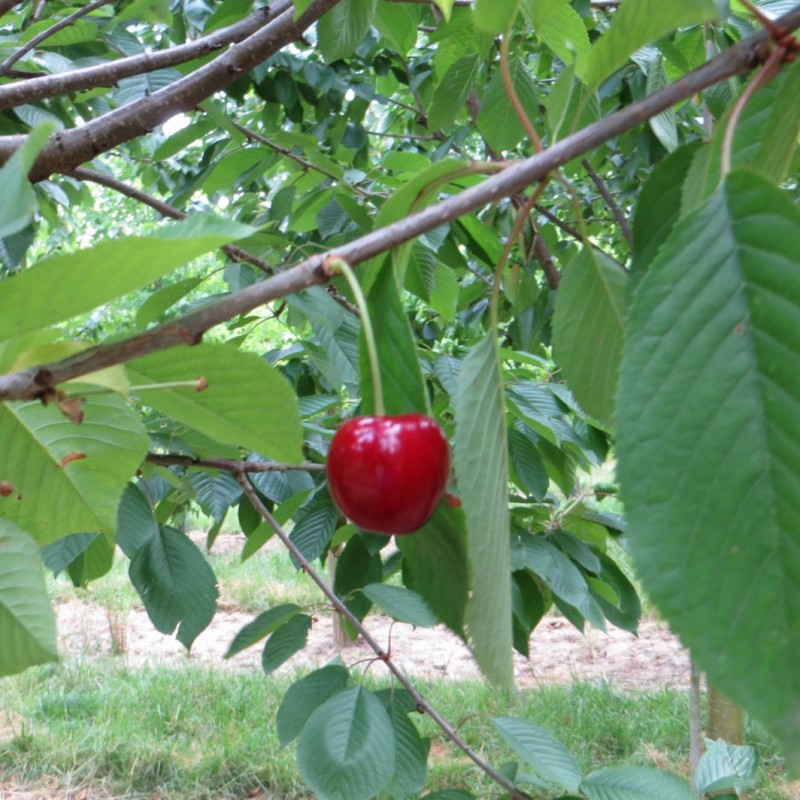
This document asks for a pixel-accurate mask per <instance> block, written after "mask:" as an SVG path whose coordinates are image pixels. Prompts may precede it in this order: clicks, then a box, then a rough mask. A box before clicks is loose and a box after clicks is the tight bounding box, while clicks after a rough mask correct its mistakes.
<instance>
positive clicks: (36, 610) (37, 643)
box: [0, 498, 58, 675]
mask: <svg viewBox="0 0 800 800" xmlns="http://www.w3.org/2000/svg"><path fill="white" fill-rule="evenodd" d="M2 502H3V498H0V503H2ZM0 641H2V642H3V646H2V647H0V675H13V674H15V673H17V672H22V671H23V670H24V669H27V668H28V667H32V666H34V665H35V664H46V663H47V662H48V661H57V660H58V655H57V652H56V622H55V614H53V609H52V606H51V605H50V601H49V599H48V597H47V588H46V586H45V582H44V574H43V572H42V561H41V558H40V557H39V552H38V548H37V547H36V544H35V543H34V541H33V540H32V539H31V538H30V537H29V536H28V535H27V534H26V533H25V532H24V531H22V530H21V529H20V528H18V527H17V526H16V525H14V524H12V523H11V522H7V521H6V520H3V519H0Z"/></svg>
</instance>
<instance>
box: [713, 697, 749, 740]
mask: <svg viewBox="0 0 800 800" xmlns="http://www.w3.org/2000/svg"><path fill="white" fill-rule="evenodd" d="M706 736H707V737H708V738H709V739H724V740H725V741H726V742H728V744H744V712H743V711H742V709H741V708H739V706H737V705H736V704H735V703H733V702H732V701H731V700H729V699H728V698H727V697H726V696H725V695H724V694H722V692H720V691H719V689H717V688H715V687H714V686H710V685H709V686H708V712H707V720H706Z"/></svg>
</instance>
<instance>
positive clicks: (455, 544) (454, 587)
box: [397, 504, 469, 637]
mask: <svg viewBox="0 0 800 800" xmlns="http://www.w3.org/2000/svg"><path fill="white" fill-rule="evenodd" d="M397 546H398V548H399V549H400V552H401V553H402V554H403V582H404V583H405V585H406V586H408V587H409V588H410V589H412V590H413V591H415V592H416V593H417V594H418V595H420V597H422V599H423V600H424V601H425V603H426V605H427V606H428V607H429V608H430V609H431V611H433V612H434V614H436V616H437V617H438V618H439V619H440V620H441V621H442V622H444V624H445V625H447V627H448V628H450V630H452V631H453V632H454V633H456V634H458V635H459V636H462V637H463V635H464V614H465V610H466V607H467V598H468V596H469V568H468V565H467V549H466V525H465V521H464V512H463V511H462V510H461V509H460V508H450V507H448V506H447V505H444V504H442V505H441V506H440V507H439V508H438V509H437V510H436V513H435V514H434V515H433V517H432V518H431V519H430V520H429V521H428V522H427V523H426V524H425V525H424V526H423V527H422V528H421V529H420V530H419V531H417V533H416V534H414V536H401V537H398V538H397ZM442 575H447V580H446V581H443V580H441V576H442Z"/></svg>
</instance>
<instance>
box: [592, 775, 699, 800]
mask: <svg viewBox="0 0 800 800" xmlns="http://www.w3.org/2000/svg"><path fill="white" fill-rule="evenodd" d="M580 789H581V792H583V794H585V795H586V797H587V798H588V799H589V800H697V796H696V795H695V794H694V792H693V791H692V790H691V787H690V786H689V783H688V782H687V781H685V780H684V779H683V778H679V777H678V776H677V775H672V774H670V773H669V772H662V771H661V770H658V769H651V768H648V767H610V768H608V769H599V770H597V771H596V772H593V773H592V774H591V775H588V776H587V777H586V778H584V780H583V781H582V783H581V786H580Z"/></svg>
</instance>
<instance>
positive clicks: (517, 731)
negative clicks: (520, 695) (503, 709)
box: [492, 717, 581, 792]
mask: <svg viewBox="0 0 800 800" xmlns="http://www.w3.org/2000/svg"><path fill="white" fill-rule="evenodd" d="M492 723H493V724H494V726H495V728H497V730H498V731H499V732H500V735H501V736H502V737H503V739H504V740H505V742H506V744H507V745H508V746H509V747H510V748H511V749H512V750H513V751H514V752H515V753H516V754H517V755H518V756H519V757H520V758H521V759H522V760H523V761H525V762H526V763H527V764H529V765H530V766H531V767H533V769H534V771H535V772H536V774H537V775H539V777H540V778H543V779H544V780H545V781H549V782H550V783H554V784H556V785H557V786H560V787H563V788H564V789H566V790H567V791H568V792H577V791H578V787H579V786H580V785H581V769H580V767H579V766H578V762H577V760H576V759H575V756H573V755H572V753H570V751H569V750H567V748H566V747H564V745H563V744H562V743H561V742H560V741H559V740H558V739H556V737H555V736H553V735H552V734H551V733H548V732H547V731H546V730H544V729H542V728H539V727H538V726H536V725H534V724H533V723H531V722H527V721H525V720H522V719H515V718H514V717H493V718H492Z"/></svg>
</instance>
